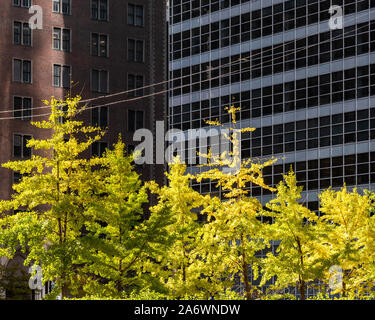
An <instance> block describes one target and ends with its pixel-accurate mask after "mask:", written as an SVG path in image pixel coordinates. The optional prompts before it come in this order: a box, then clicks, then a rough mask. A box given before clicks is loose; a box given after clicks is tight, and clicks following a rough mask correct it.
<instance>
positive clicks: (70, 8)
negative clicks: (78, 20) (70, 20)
mask: <svg viewBox="0 0 375 320" xmlns="http://www.w3.org/2000/svg"><path fill="white" fill-rule="evenodd" d="M58 1H59V2H60V11H54V10H53V3H54V0H52V13H56V14H63V15H66V16H70V15H71V14H72V0H69V12H68V13H64V12H63V11H62V8H63V6H62V0H58Z"/></svg>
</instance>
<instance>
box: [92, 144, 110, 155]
mask: <svg viewBox="0 0 375 320" xmlns="http://www.w3.org/2000/svg"><path fill="white" fill-rule="evenodd" d="M107 148H108V143H107V142H98V141H96V142H94V143H93V144H92V145H91V154H92V156H97V157H102V156H103V154H104V152H105V149H107Z"/></svg>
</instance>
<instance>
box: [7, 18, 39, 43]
mask: <svg viewBox="0 0 375 320" xmlns="http://www.w3.org/2000/svg"><path fill="white" fill-rule="evenodd" d="M15 22H19V23H21V43H19V44H18V43H15V42H14V23H15ZM24 23H28V22H26V21H19V20H13V26H12V31H13V33H12V36H13V39H12V42H13V44H14V45H17V46H24V47H32V46H33V40H34V36H33V29H31V28H30V45H26V44H24V43H23V24H24Z"/></svg>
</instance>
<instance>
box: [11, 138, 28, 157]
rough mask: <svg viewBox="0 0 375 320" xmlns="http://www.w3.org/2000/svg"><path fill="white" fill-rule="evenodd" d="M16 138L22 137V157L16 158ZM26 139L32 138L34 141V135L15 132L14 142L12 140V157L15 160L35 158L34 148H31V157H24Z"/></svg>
mask: <svg viewBox="0 0 375 320" xmlns="http://www.w3.org/2000/svg"><path fill="white" fill-rule="evenodd" d="M15 136H20V137H21V155H20V156H16V155H15V152H14V147H15V144H14V143H15ZM24 137H30V139H32V138H33V135H32V134H24V133H18V132H13V140H12V157H13V158H18V159H30V158H31V157H32V156H33V148H29V149H30V157H25V156H24V145H23V142H24Z"/></svg>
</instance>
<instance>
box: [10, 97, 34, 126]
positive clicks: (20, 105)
mask: <svg viewBox="0 0 375 320" xmlns="http://www.w3.org/2000/svg"><path fill="white" fill-rule="evenodd" d="M13 116H14V117H15V118H17V119H22V120H24V121H31V98H23V97H14V99H13Z"/></svg>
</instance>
